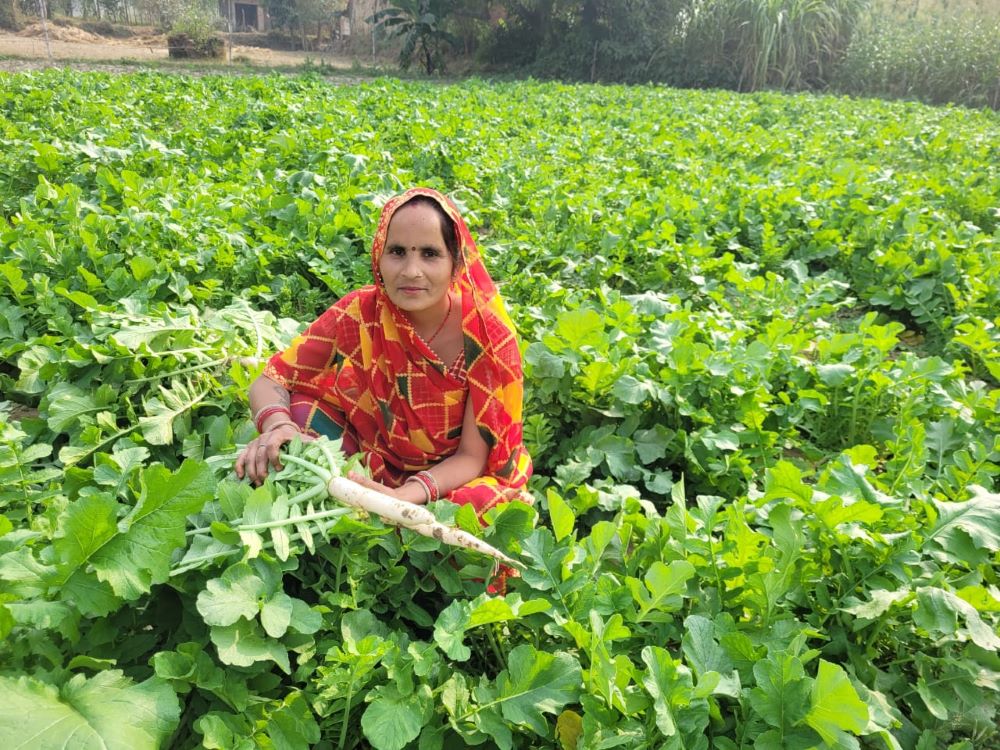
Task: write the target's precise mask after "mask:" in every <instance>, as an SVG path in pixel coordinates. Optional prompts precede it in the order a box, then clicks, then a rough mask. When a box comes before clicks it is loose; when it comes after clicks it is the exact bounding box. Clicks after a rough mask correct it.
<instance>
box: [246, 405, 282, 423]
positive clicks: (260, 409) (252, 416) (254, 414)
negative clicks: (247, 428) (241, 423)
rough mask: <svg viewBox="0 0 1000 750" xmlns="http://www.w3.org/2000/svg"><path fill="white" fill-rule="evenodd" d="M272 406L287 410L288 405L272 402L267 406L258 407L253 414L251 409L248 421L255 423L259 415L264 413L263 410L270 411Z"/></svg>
mask: <svg viewBox="0 0 1000 750" xmlns="http://www.w3.org/2000/svg"><path fill="white" fill-rule="evenodd" d="M272 406H278V407H280V408H282V409H287V408H288V403H287V402H284V401H272V402H271V403H269V404H264V405H263V406H262V407H260V408H259V409H258V410H257V411H256V413H255V412H254V410H253V409H251V410H250V419H252V420H253V421H254V422H256V421H257V419H258V418H259V417H260V415H261V414H263V413H264V409H270V408H271V407H272Z"/></svg>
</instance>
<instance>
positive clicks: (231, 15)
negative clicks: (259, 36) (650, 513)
mask: <svg viewBox="0 0 1000 750" xmlns="http://www.w3.org/2000/svg"><path fill="white" fill-rule="evenodd" d="M219 15H221V16H222V17H223V18H227V19H229V20H230V21H232V24H233V31H267V30H268V29H269V28H270V27H271V24H270V19H269V18H268V16H267V7H266V6H264V5H263V4H261V3H260V2H258V0H219Z"/></svg>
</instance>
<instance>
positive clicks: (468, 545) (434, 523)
mask: <svg viewBox="0 0 1000 750" xmlns="http://www.w3.org/2000/svg"><path fill="white" fill-rule="evenodd" d="M326 489H327V492H329V493H330V497H332V498H334V499H336V500H339V501H340V502H342V503H344V504H345V505H350V506H351V507H353V508H358V509H360V510H363V511H366V512H368V513H371V514H372V515H376V516H381V517H382V518H384V519H386V520H387V521H389V523H392V524H395V525H396V526H402V527H404V528H407V529H410V531H414V532H416V533H417V534H422V535H423V536H428V537H431V538H433V539H437V540H438V541H439V542H443V543H444V544H450V545H453V546H455V547H464V548H465V549H471V550H473V551H475V552H481V553H482V554H484V555H489V556H490V557H493V558H495V559H497V560H500V561H501V562H504V563H506V564H508V565H513V566H516V567H520V564H519V563H518V562H517V561H516V560H513V559H511V558H510V557H507V555H505V554H504V553H503V552H501V551H500V550H498V549H496V548H495V547H492V546H490V545H489V544H487V543H486V542H484V541H483V540H482V539H480V538H479V537H476V536H473V535H472V534H470V533H469V532H467V531H463V530H462V529H459V528H455V527H454V526H445V525H444V524H443V523H441V522H440V521H438V520H437V519H436V518H435V517H434V514H433V513H431V512H430V511H429V510H427V508H425V507H423V506H422V505H414V504H413V503H408V502H406V501H404V500H398V499H396V498H394V497H389V496H388V495H386V494H383V493H381V492H378V491H376V490H372V489H369V488H367V487H365V486H363V485H360V484H358V483H357V482H354V481H352V480H350V479H347V478H346V477H334V478H333V479H331V480H330V481H329V483H328V484H327V486H326Z"/></svg>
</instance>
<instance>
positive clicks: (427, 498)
mask: <svg viewBox="0 0 1000 750" xmlns="http://www.w3.org/2000/svg"><path fill="white" fill-rule="evenodd" d="M409 482H414V483H416V484H419V485H420V489H422V490H423V491H424V502H425V503H429V502H430V501H431V491H430V490H429V489H428V487H427V485H426V484H424V482H423V480H422V479H420V477H418V476H411V477H407V478H406V482H403V484H407V483H409Z"/></svg>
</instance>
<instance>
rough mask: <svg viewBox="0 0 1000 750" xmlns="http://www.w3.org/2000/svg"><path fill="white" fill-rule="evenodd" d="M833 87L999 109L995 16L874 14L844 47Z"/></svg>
mask: <svg viewBox="0 0 1000 750" xmlns="http://www.w3.org/2000/svg"><path fill="white" fill-rule="evenodd" d="M909 1H910V2H912V0H909ZM938 1H939V2H940V0H938ZM965 1H966V2H970V1H971V0H965ZM998 5H1000V3H998ZM925 11H926V8H925ZM833 87H834V88H835V89H837V90H839V91H844V92H847V93H852V94H860V95H865V96H879V97H888V98H902V99H917V100H920V101H924V102H929V103H931V104H946V103H956V104H964V105H967V106H972V107H990V108H992V109H1000V14H997V15H996V16H994V17H990V16H989V15H988V14H986V15H984V14H978V13H972V12H964V13H959V14H957V15H952V16H949V15H944V14H926V15H921V14H919V13H913V14H912V15H909V16H901V15H900V14H899V13H882V14H877V15H874V16H873V17H872V18H870V19H869V20H868V21H867V22H866V23H865V24H863V25H862V26H861V27H859V29H858V32H857V33H856V34H855V36H854V39H853V40H852V42H851V44H850V45H849V46H848V47H847V50H846V52H845V54H844V58H843V60H842V61H841V63H840V66H839V67H838V70H837V75H836V76H835V78H834V80H833Z"/></svg>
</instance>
